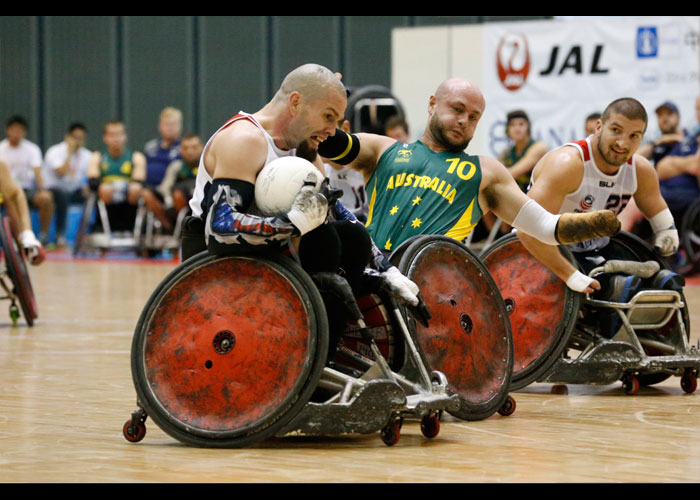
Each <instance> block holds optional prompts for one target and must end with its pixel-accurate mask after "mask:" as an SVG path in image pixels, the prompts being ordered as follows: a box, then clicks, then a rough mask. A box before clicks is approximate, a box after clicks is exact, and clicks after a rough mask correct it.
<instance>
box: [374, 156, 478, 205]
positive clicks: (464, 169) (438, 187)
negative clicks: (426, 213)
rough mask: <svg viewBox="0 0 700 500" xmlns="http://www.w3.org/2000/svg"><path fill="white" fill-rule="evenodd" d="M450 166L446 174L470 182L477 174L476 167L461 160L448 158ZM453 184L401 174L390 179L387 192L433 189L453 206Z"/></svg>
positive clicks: (454, 194)
mask: <svg viewBox="0 0 700 500" xmlns="http://www.w3.org/2000/svg"><path fill="white" fill-rule="evenodd" d="M445 161H446V162H447V163H448V164H449V165H448V167H447V170H446V173H448V174H451V175H454V174H457V176H458V177H459V178H460V179H462V180H464V181H468V180H469V179H471V178H472V177H474V174H475V173H476V165H474V164H473V163H472V162H470V161H467V160H462V159H461V158H448V159H446V160H445ZM451 182H455V181H454V180H452V181H449V180H445V179H441V178H440V177H432V176H430V175H419V174H413V173H408V172H401V173H398V174H394V175H392V176H391V177H389V180H388V181H387V184H386V188H385V190H389V189H396V188H400V187H413V188H416V189H432V190H433V191H435V192H436V193H437V194H439V195H441V196H442V197H443V198H445V199H446V200H447V202H448V203H450V204H452V202H453V201H454V200H455V197H456V196H457V189H456V188H455V187H453V186H452V184H451Z"/></svg>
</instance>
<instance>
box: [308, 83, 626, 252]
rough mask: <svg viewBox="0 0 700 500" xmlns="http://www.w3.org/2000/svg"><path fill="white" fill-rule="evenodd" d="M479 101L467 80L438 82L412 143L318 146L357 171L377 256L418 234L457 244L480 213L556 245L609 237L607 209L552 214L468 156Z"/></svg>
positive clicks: (355, 139)
mask: <svg viewBox="0 0 700 500" xmlns="http://www.w3.org/2000/svg"><path fill="white" fill-rule="evenodd" d="M484 108H485V101H484V97H483V95H482V93H481V91H480V90H479V89H478V88H477V87H476V86H475V85H474V84H473V83H471V82H470V81H468V80H465V79H461V78H452V79H449V80H446V81H445V82H443V83H441V84H440V86H439V87H438V89H437V90H436V92H435V94H434V95H433V96H431V97H430V99H429V102H428V123H427V126H426V127H425V131H424V132H423V135H422V136H421V137H420V139H419V140H418V141H416V142H414V143H412V144H404V143H402V142H397V141H395V140H393V139H391V138H388V137H385V136H380V135H374V134H363V133H359V134H346V133H344V132H342V131H336V133H335V135H332V136H329V139H328V140H327V141H325V142H324V143H322V144H321V146H320V147H319V149H318V152H319V154H320V155H321V156H323V157H324V158H327V159H328V160H330V161H334V162H336V163H340V164H344V165H349V166H350V167H352V168H355V169H357V170H359V171H360V172H362V173H363V175H364V178H365V182H366V187H367V193H368V196H369V199H370V201H369V215H368V220H367V229H368V230H369V232H370V234H371V236H372V237H373V238H374V241H375V242H376V243H377V245H378V246H379V247H380V248H381V249H382V251H384V252H390V251H391V250H392V249H395V248H396V247H397V246H398V245H399V244H401V243H402V242H403V241H405V240H407V239H408V238H411V237H412V236H416V235H422V234H439V235H446V236H449V237H452V238H454V239H456V240H458V241H463V240H464V239H465V238H466V237H467V236H468V235H469V233H470V232H471V231H472V229H473V228H474V227H475V226H476V224H477V222H478V221H479V219H480V218H481V217H482V216H483V214H484V213H487V212H488V211H493V212H494V213H495V214H496V215H497V216H498V217H500V218H501V219H502V220H504V221H505V222H507V223H508V224H511V225H512V226H514V227H516V228H518V229H520V230H522V231H524V232H526V233H528V234H531V235H533V236H534V237H535V238H537V239H538V240H541V241H544V242H546V243H549V244H552V245H556V244H559V243H571V242H577V241H582V240H588V239H591V238H594V237H597V236H603V235H609V234H614V233H616V232H617V231H618V230H619V222H618V221H617V219H616V218H615V216H614V214H613V213H612V212H610V211H606V210H602V211H597V212H594V213H591V214H565V215H555V214H552V213H549V212H548V211H546V210H545V209H543V208H542V206H541V205H540V204H538V203H536V202H535V201H534V200H531V199H530V198H528V197H527V195H526V194H525V193H524V192H523V191H522V190H521V189H520V188H519V187H518V185H517V183H516V182H515V180H514V179H513V176H512V175H510V173H509V172H508V170H507V169H506V168H505V167H504V166H503V165H502V164H501V163H499V162H498V161H497V160H496V159H494V158H491V157H488V156H477V155H469V154H467V153H465V151H464V150H465V149H466V147H467V145H468V144H469V141H470V140H471V139H472V137H473V135H474V132H475V130H476V126H477V124H478V123H479V119H480V118H481V117H482V115H483V113H484Z"/></svg>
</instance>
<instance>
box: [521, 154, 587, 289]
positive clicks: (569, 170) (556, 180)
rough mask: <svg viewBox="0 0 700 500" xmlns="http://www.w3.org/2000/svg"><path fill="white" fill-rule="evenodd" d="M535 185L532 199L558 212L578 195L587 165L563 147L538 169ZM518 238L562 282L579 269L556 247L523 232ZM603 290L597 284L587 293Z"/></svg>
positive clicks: (549, 156) (536, 169)
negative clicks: (570, 195)
mask: <svg viewBox="0 0 700 500" xmlns="http://www.w3.org/2000/svg"><path fill="white" fill-rule="evenodd" d="M533 178H534V180H535V182H534V183H533V185H532V187H531V189H530V191H529V192H528V197H530V198H532V199H533V200H535V201H536V202H538V203H539V204H540V205H542V207H544V208H545V209H546V210H548V211H549V212H551V213H558V212H559V209H560V208H561V205H562V203H563V202H564V199H565V198H566V196H567V195H568V194H570V193H572V192H574V191H575V190H576V189H577V188H578V185H579V184H580V183H581V179H582V178H583V162H582V161H581V159H580V158H579V157H578V154H577V152H576V151H575V150H574V149H573V148H562V149H561V150H559V151H556V152H554V153H552V154H549V155H547V156H546V157H545V158H543V159H542V160H541V162H540V163H539V164H538V165H537V166H536V167H535V170H534V172H533ZM518 238H519V239H520V241H521V242H522V244H523V246H524V247H525V248H526V249H527V250H528V251H529V252H530V253H531V254H532V255H533V256H534V257H535V258H536V259H537V260H539V261H540V262H541V263H542V264H544V265H545V266H546V267H547V268H548V269H549V270H550V271H552V273H554V274H555V275H556V276H557V277H559V278H560V279H561V280H562V281H565V282H566V281H567V280H568V279H569V277H571V275H572V274H574V273H575V272H576V271H577V269H576V267H575V266H574V265H573V264H572V263H571V262H569V260H568V259H566V258H565V257H564V256H563V255H562V254H561V252H560V251H559V248H558V247H557V246H555V245H547V244H545V243H543V242H541V241H538V240H537V239H535V238H533V237H532V236H529V235H527V234H525V233H523V232H522V231H519V232H518ZM598 289H600V284H599V283H598V282H597V281H595V280H594V281H593V282H591V284H590V285H589V286H588V287H587V288H586V289H585V290H584V291H585V292H586V293H592V292H593V291H594V290H598Z"/></svg>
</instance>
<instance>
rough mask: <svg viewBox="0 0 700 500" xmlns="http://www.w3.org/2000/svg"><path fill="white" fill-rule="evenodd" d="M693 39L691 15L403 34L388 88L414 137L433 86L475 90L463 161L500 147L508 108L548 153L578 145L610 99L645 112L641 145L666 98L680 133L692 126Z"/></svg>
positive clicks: (697, 58) (697, 26)
mask: <svg viewBox="0 0 700 500" xmlns="http://www.w3.org/2000/svg"><path fill="white" fill-rule="evenodd" d="M699 31H700V17H699V16H677V17H630V18H616V17H600V18H597V17H596V18H589V17H582V18H574V19H568V20H552V21H520V22H509V23H487V24H481V25H466V26H445V27H434V28H432V29H431V30H426V29H411V28H408V29H402V30H400V31H396V33H395V34H394V38H393V39H394V46H393V48H392V51H393V56H392V89H393V90H394V92H395V95H396V96H397V97H398V98H399V99H400V100H401V101H402V102H403V103H404V105H405V107H406V108H407V109H408V118H409V122H410V123H411V124H412V132H413V137H414V138H417V136H418V135H419V132H420V130H421V129H422V127H423V126H424V124H425V119H426V116H427V115H426V107H427V102H428V97H429V93H430V92H434V90H435V88H436V87H437V84H438V83H439V82H440V81H442V80H444V79H445V78H448V77H453V76H461V77H466V78H469V79H471V80H472V81H474V82H475V83H476V84H477V85H479V87H480V88H481V89H482V91H483V93H484V96H485V97H486V112H485V113H484V116H483V117H482V119H481V121H480V122H479V127H478V132H477V135H476V136H475V138H474V140H473V141H472V144H471V145H470V146H469V148H468V151H469V152H470V153H472V154H486V155H490V156H496V155H497V154H498V153H499V152H500V151H501V150H502V149H503V148H505V147H506V146H507V144H508V139H507V138H506V136H505V117H506V114H507V113H508V112H509V111H512V110H514V109H522V110H524V111H525V112H526V113H528V115H529V117H530V120H531V122H532V131H533V137H534V138H536V139H539V140H542V141H544V142H546V143H547V144H548V145H549V147H550V148H553V147H556V146H559V145H561V144H563V143H565V142H567V141H571V140H578V139H582V138H583V137H584V120H585V117H586V116H588V115H589V114H590V113H592V112H602V111H603V109H604V108H605V106H607V105H608V104H609V103H610V102H612V101H613V100H615V99H617V98H619V97H634V98H635V99H637V100H639V101H640V102H641V103H642V104H643V105H644V107H645V108H646V110H647V113H648V115H649V127H648V130H647V134H646V138H645V139H652V138H653V137H654V136H655V135H657V134H658V127H657V123H656V114H655V109H656V107H657V106H658V105H659V104H661V103H662V102H664V101H667V100H670V101H672V102H674V103H675V104H676V105H677V106H678V108H679V109H680V114H681V123H682V125H683V126H684V127H688V128H690V127H695V126H696V125H697V118H696V114H695V98H696V97H698V95H700V52H699V50H698V32H699ZM443 60H444V62H442V61H443ZM421 69H422V70H423V71H422V72H421V71H419V70H421Z"/></svg>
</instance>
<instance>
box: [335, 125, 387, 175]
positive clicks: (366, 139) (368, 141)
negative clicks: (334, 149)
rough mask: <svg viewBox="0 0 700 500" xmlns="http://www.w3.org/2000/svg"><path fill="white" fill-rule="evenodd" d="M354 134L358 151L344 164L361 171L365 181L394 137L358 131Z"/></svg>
mask: <svg viewBox="0 0 700 500" xmlns="http://www.w3.org/2000/svg"><path fill="white" fill-rule="evenodd" d="M355 136H356V137H357V138H358V139H359V141H360V151H359V153H358V155H357V158H355V159H354V160H353V161H352V162H350V163H347V164H345V165H344V166H346V167H349V168H352V169H354V170H357V171H359V172H361V173H362V176H363V177H364V180H365V183H367V181H369V179H370V178H371V177H372V174H374V171H375V170H376V169H377V163H378V162H379V158H380V157H381V156H382V154H384V152H385V151H386V150H387V149H389V148H390V147H391V146H392V145H393V144H395V143H396V139H392V138H391V137H386V136H383V135H377V134H367V133H359V134H355ZM331 163H332V162H331Z"/></svg>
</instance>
